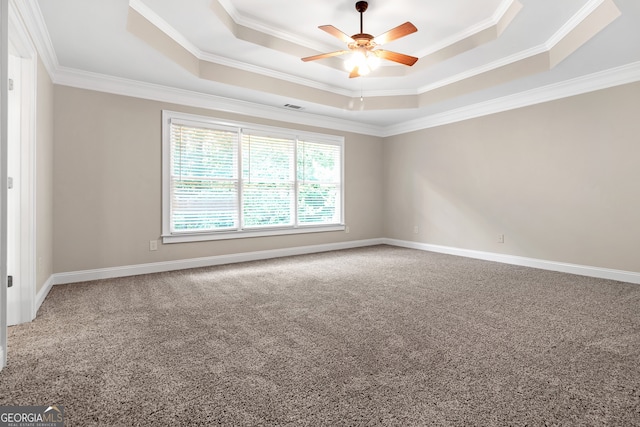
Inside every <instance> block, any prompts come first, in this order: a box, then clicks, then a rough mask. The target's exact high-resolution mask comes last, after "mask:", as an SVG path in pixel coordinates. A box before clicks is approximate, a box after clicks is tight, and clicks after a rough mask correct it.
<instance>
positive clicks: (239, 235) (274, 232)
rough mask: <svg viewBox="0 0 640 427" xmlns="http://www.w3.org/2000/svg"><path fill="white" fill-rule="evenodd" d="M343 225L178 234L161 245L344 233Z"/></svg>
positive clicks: (163, 238)
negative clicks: (289, 235) (331, 232)
mask: <svg viewBox="0 0 640 427" xmlns="http://www.w3.org/2000/svg"><path fill="white" fill-rule="evenodd" d="M344 230H345V226H344V224H338V225H325V226H315V227H299V228H280V229H277V228H276V229H274V228H272V229H267V230H244V231H219V232H207V233H180V234H169V235H163V236H162V243H163V244H167V243H187V242H205V241H209V240H229V239H245V238H249V237H267V236H283V235H288V234H307V233H324V232H329V231H344Z"/></svg>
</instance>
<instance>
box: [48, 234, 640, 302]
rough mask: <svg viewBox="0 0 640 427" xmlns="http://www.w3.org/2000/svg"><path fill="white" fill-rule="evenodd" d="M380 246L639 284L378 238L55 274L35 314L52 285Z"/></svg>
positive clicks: (605, 274)
mask: <svg viewBox="0 0 640 427" xmlns="http://www.w3.org/2000/svg"><path fill="white" fill-rule="evenodd" d="M381 244H386V245H391V246H400V247H405V248H411V249H418V250H423V251H429V252H438V253H443V254H449V255H457V256H464V257H468V258H476V259H482V260H486V261H495V262H501V263H504V264H512V265H519V266H523V267H532V268H539V269H542V270H551V271H559V272H563V273H570V274H577V275H580V276H589V277H597V278H601V279H610V280H617V281H621V282H628V283H635V284H640V273H637V272H632V271H624V270H614V269H608V268H600V267H591V266H586V265H579V264H569V263H563V262H556V261H548V260H541V259H536V258H526V257H521V256H515V255H505V254H498V253H494V252H483V251H476V250H471V249H461V248H454V247H450V246H440V245H433V244H429V243H419V242H411V241H407V240H397V239H387V238H379V239H367V240H356V241H350V242H340V243H328V244H324V245H312V246H298V247H293V248H284V249H273V250H266V251H255V252H244V253H238V254H228V255H216V256H211V257H203V258H192V259H184V260H175V261H166V262H157V263H149V264H137V265H128V266H122V267H112V268H100V269H95V270H84V271H72V272H67V273H56V274H54V275H53V276H52V277H50V278H49V280H47V282H46V283H45V286H43V287H42V289H41V290H40V292H38V295H37V300H36V312H37V311H38V309H39V308H40V305H42V302H43V301H44V299H45V297H46V296H47V294H48V293H49V290H50V289H51V286H52V285H62V284H67V283H77V282H86V281H91V280H100V279H111V278H116V277H125V276H136V275H139V274H149V273H161V272H164V271H173V270H184V269H188V268H198V267H210V266H214V265H221V264H233V263H238V262H246V261H257V260H262V259H269V258H279V257H285V256H293V255H304V254H310V253H318V252H327V251H334V250H341V249H350V248H358V247H364V246H374V245H381Z"/></svg>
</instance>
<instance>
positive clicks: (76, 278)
mask: <svg viewBox="0 0 640 427" xmlns="http://www.w3.org/2000/svg"><path fill="white" fill-rule="evenodd" d="M383 243H384V239H367V240H354V241H349V242H340V243H328V244H324V245H312V246H298V247H293V248H284V249H272V250H267V251H255V252H244V253H238V254H228V255H216V256H211V257H204V258H192V259H184V260H176V261H166V262H156V263H149V264H137V265H128V266H123V267H112V268H99V269H95V270H84V271H72V272H67V273H56V274H54V278H53V284H55V285H62V284H67V283H78V282H86V281H90V280H99V279H111V278H115V277H125V276H136V275H139V274H149V273H161V272H164V271H173V270H184V269H187V268H198V267H210V266H214V265H221V264H233V263H238V262H246V261H257V260H262V259H269V258H280V257H285V256H292V255H304V254H311V253H317V252H327V251H335V250H341V249H350V248H359V247H363V246H373V245H380V244H383ZM43 289H44V288H43ZM47 292H48V291H47ZM44 296H46V294H45V295H44ZM43 300H44V297H43Z"/></svg>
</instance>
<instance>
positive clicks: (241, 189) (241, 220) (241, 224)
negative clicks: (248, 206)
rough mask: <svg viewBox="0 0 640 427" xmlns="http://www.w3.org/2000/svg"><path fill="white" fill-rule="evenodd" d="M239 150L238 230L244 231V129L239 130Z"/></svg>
mask: <svg viewBox="0 0 640 427" xmlns="http://www.w3.org/2000/svg"><path fill="white" fill-rule="evenodd" d="M237 135H238V149H237V150H236V155H237V156H238V162H237V164H238V230H240V231H242V230H244V176H243V175H242V171H243V167H244V165H243V161H244V159H243V152H242V135H243V132H242V129H239V130H238V134H237Z"/></svg>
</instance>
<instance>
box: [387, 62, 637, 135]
mask: <svg viewBox="0 0 640 427" xmlns="http://www.w3.org/2000/svg"><path fill="white" fill-rule="evenodd" d="M638 81H640V61H638V62H634V63H631V64H627V65H623V66H620V67H617V68H612V69H609V70H605V71H600V72H597V73H593V74H589V75H586V76H582V77H577V78H574V79H571V80H566V81H563V82H560V83H555V84H551V85H547V86H544V87H540V88H535V89H531V90H528V91H524V92H520V93H516V94H513V95H508V96H504V97H501V98H496V99H493V100H490V101H486V102H480V103H477V104H474V105H469V106H465V107H461V108H457V109H453V110H450V111H446V112H443V113H439V114H433V115H430V116H425V117H422V118H420V119H415V120H409V121H406V122H403V123H398V124H397V125H393V126H388V127H386V128H385V130H384V133H383V135H382V136H383V137H389V136H394V135H400V134H403V133H408V132H414V131H418V130H422V129H428V128H433V127H437V126H443V125H447V124H451V123H456V122H460V121H463V120H469V119H474V118H477V117H482V116H487V115H490V114H496V113H501V112H504V111H508V110H515V109H517V108H522V107H528V106H531V105H535V104H542V103H544V102H549V101H555V100H558V99H562V98H568V97H571V96H576V95H582V94H584V93H589V92H594V91H596V90H601V89H607V88H610V87H614V86H620V85H623V84H628V83H634V82H638Z"/></svg>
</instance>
